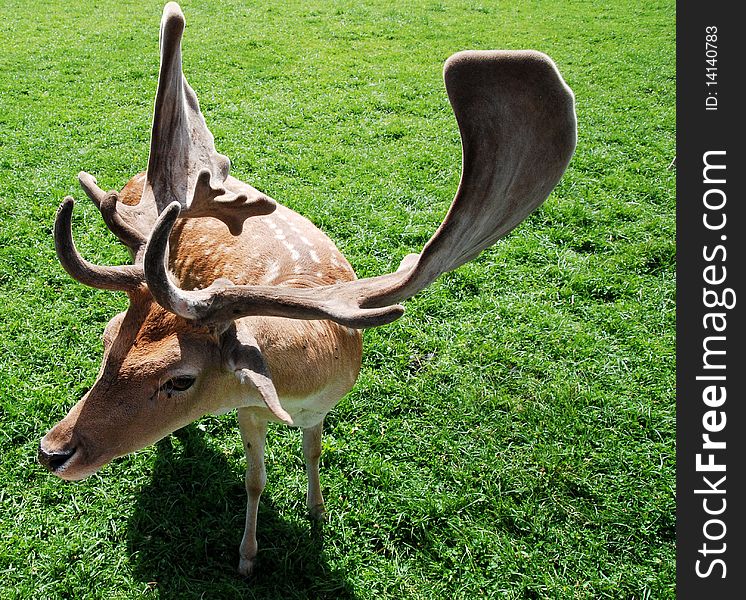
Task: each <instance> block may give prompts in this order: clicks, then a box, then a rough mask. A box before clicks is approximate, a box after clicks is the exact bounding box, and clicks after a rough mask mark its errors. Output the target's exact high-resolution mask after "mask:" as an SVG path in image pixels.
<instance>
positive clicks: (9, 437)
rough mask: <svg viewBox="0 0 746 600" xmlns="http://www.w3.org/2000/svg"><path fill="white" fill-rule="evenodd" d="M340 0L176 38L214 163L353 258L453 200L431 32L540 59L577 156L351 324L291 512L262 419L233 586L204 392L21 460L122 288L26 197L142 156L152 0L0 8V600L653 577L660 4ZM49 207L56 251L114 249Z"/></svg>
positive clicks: (669, 366)
mask: <svg viewBox="0 0 746 600" xmlns="http://www.w3.org/2000/svg"><path fill="white" fill-rule="evenodd" d="M351 5H352V3H348V2H341V1H336V2H331V1H330V2H290V3H264V2H262V3H259V2H253V1H252V2H247V1H245V0H221V1H219V2H218V1H215V2H209V3H207V2H196V1H188V2H187V1H185V2H184V3H183V5H182V7H183V8H184V11H185V14H186V17H187V31H186V35H185V38H184V46H183V47H184V67H185V72H186V74H187V77H188V78H189V81H190V83H191V84H192V86H193V87H194V88H195V90H196V91H197V94H198V95H199V97H200V100H201V103H202V107H203V111H204V113H205V116H206V118H207V122H208V124H209V126H210V127H211V129H212V131H213V133H214V134H215V137H216V146H217V148H218V150H219V151H220V152H222V153H224V154H226V155H228V156H230V157H231V159H232V161H233V165H234V167H233V173H234V174H235V175H236V176H237V177H239V178H241V179H244V180H246V181H248V182H250V183H252V184H253V185H255V186H256V187H258V188H260V189H262V190H265V191H267V192H268V193H269V194H270V195H272V196H273V197H275V198H277V199H278V200H279V201H281V202H283V203H284V204H286V205H288V206H290V207H292V208H294V209H296V210H298V211H299V212H301V213H302V214H304V215H306V216H308V217H309V218H311V219H312V220H313V221H314V222H315V223H317V224H318V225H319V226H320V227H322V228H323V229H324V230H325V231H326V232H327V233H328V234H329V235H330V236H331V237H332V238H333V239H334V240H335V241H336V242H337V243H338V245H339V247H340V249H341V250H342V251H343V252H344V253H345V255H346V256H347V257H348V258H349V259H350V261H351V262H352V264H353V265H354V266H355V268H356V270H357V271H358V274H359V275H361V276H369V275H374V274H379V273H383V272H385V271H388V270H390V269H392V268H395V267H396V266H397V265H398V262H399V260H400V259H401V257H402V256H404V255H405V254H407V253H408V252H412V251H416V250H418V249H419V248H420V247H421V246H422V244H423V243H424V242H425V241H426V240H427V238H428V237H429V235H430V234H431V232H432V231H433V230H434V228H435V227H436V226H437V224H438V223H439V222H440V220H441V219H442V217H443V215H444V213H445V210H446V208H447V207H448V205H449V203H450V201H451V199H452V197H453V192H454V191H455V188H456V185H457V183H458V177H459V173H460V147H459V137H458V131H457V128H456V124H455V121H454V119H453V116H452V114H451V111H450V108H449V105H448V102H447V99H446V96H445V92H444V90H443V86H442V81H441V69H442V64H443V61H444V60H445V59H446V58H447V57H448V56H449V55H450V54H452V53H453V52H455V51H458V50H461V49H467V48H476V49H480V48H484V49H486V48H529V47H530V48H536V49H538V50H542V51H544V52H546V53H547V54H549V55H550V56H552V57H553V58H554V59H555V61H556V62H557V64H558V66H559V68H560V70H561V72H562V73H563V75H564V77H565V79H566V80H567V82H568V83H569V84H570V86H571V87H572V88H573V90H574V91H575V94H576V97H577V110H578V121H579V143H578V149H577V152H576V154H575V157H574V159H573V161H572V163H571V165H570V168H569V170H568V171H567V173H566V175H565V177H564V179H563V180H562V182H561V183H560V185H559V186H558V187H557V189H556V190H555V192H554V193H553V195H552V196H551V197H550V198H549V200H548V201H547V202H546V203H545V204H544V205H543V206H542V208H541V209H539V210H538V211H537V212H536V213H535V214H533V215H532V216H531V217H530V218H529V219H528V220H527V221H526V222H525V223H524V224H523V225H521V226H520V227H519V228H518V229H517V230H516V231H515V232H514V233H512V234H511V235H510V236H509V237H508V238H506V239H505V240H503V241H501V242H500V243H499V244H498V245H497V246H496V247H494V248H492V249H490V250H489V251H487V252H485V253H484V254H483V255H481V256H480V257H479V258H478V259H477V260H475V261H474V262H473V263H470V264H469V265H467V266H465V267H463V268H461V269H460V270H458V271H457V272H455V273H452V274H449V275H446V276H444V277H442V278H441V279H440V280H438V281H437V282H436V283H435V284H434V285H433V286H432V287H431V288H429V289H428V290H426V291H424V292H423V293H421V294H420V295H419V296H418V297H417V298H414V299H412V300H410V301H408V302H407V314H406V315H405V316H404V317H403V318H402V319H401V320H399V321H398V322H396V323H394V324H392V325H389V326H386V327H383V328H380V329H377V330H372V331H368V332H367V333H366V335H365V358H364V365H363V370H362V373H361V376H360V379H359V382H358V385H357V386H356V387H355V389H354V390H353V391H352V392H351V393H350V394H349V395H348V397H347V398H346V399H344V400H343V401H342V403H341V404H340V405H339V406H338V407H337V408H336V409H335V410H334V411H333V412H332V413H331V414H330V415H329V417H328V419H327V421H326V427H325V438H324V455H323V458H322V488H323V490H324V493H325V495H326V498H327V503H328V510H329V520H328V522H327V523H326V524H325V525H324V526H323V527H315V526H312V525H311V524H310V523H309V522H308V521H307V520H306V519H305V517H304V507H303V505H304V486H305V476H304V473H303V467H302V457H301V452H300V437H299V434H298V432H297V431H295V430H291V429H288V428H283V427H273V428H272V429H271V430H270V436H269V440H268V449H267V463H268V472H269V480H268V485H267V490H266V492H265V495H264V496H263V499H262V505H261V509H260V517H259V519H260V522H259V544H260V557H259V563H258V572H257V573H256V575H255V577H254V578H253V579H252V580H251V581H250V582H248V583H247V582H244V581H243V580H241V579H240V578H239V577H238V576H237V575H236V574H235V567H236V564H237V561H238V543H239V541H240V538H241V534H242V530H243V511H244V501H245V496H244V490H243V468H244V463H243V455H242V450H241V442H240V438H239V436H238V432H237V426H236V423H235V416H233V415H227V416H223V417H213V416H209V417H205V418H203V419H202V420H200V421H199V422H198V423H197V424H196V425H192V426H190V427H188V428H187V429H186V430H184V431H182V432H179V434H178V435H175V436H172V437H171V438H169V439H167V440H164V441H163V442H161V443H159V444H158V445H157V446H155V447H150V448H147V449H145V450H142V451H140V452H138V453H136V454H134V455H131V456H129V457H126V458H123V459H119V460H117V461H115V462H114V463H113V464H111V465H110V466H107V467H106V468H104V469H103V470H102V471H101V472H100V473H99V474H97V475H96V476H94V477H92V478H90V479H88V480H86V481H84V482H81V483H77V484H65V483H63V482H60V481H58V480H57V479H56V478H53V477H52V476H50V475H49V474H47V473H46V472H44V470H43V469H42V468H41V467H40V466H39V465H37V464H36V463H35V454H36V447H37V444H38V440H39V439H40V437H41V436H42V435H43V434H44V433H45V432H46V430H47V429H48V428H49V427H50V426H52V425H53V424H54V423H55V422H56V421H57V420H59V419H60V418H61V417H62V416H64V414H65V413H66V411H67V409H68V408H69V407H70V406H71V405H72V404H73V403H74V402H75V401H76V400H77V398H78V397H79V396H80V394H81V393H82V392H83V390H84V389H85V388H86V387H87V386H89V385H90V384H91V383H92V382H93V380H94V378H95V375H96V372H97V368H98V362H99V360H100V355H101V347H100V341H99V336H100V334H101V332H102V330H103V326H104V324H105V323H106V321H107V320H108V319H109V318H110V317H111V316H112V315H113V314H115V312H117V311H119V310H122V309H123V308H124V307H125V306H126V298H125V297H124V296H123V295H122V294H115V293H107V292H101V291H95V290H92V289H87V288H85V287H83V286H81V285H79V284H77V283H75V282H74V281H72V280H71V279H70V278H69V277H68V276H67V275H66V274H65V273H64V272H63V270H62V269H61V267H60V266H59V264H58V263H57V261H56V258H55V254H54V249H53V243H52V238H51V225H52V222H53V219H54V213H55V210H56V208H57V206H58V204H59V202H60V200H61V199H62V197H63V196H65V195H66V194H74V195H75V196H76V197H77V198H79V199H82V198H83V193H82V192H81V191H80V190H78V189H77V184H76V177H75V175H76V173H77V172H78V171H79V170H81V169H84V170H87V171H89V172H91V173H93V174H95V175H96V176H97V177H98V178H99V182H100V183H101V185H102V187H104V188H106V189H109V188H121V186H122V185H123V184H124V182H125V181H126V180H127V179H128V177H129V176H130V175H132V174H134V173H135V172H137V171H138V170H141V169H143V168H144V167H145V164H146V160H147V151H148V136H149V128H150V119H151V110H152V101H153V96H154V93H155V84H156V77H157V69H158V54H157V39H158V22H159V19H160V13H161V10H162V4H161V3H160V2H151V1H148V2H143V1H141V0H118V1H117V2H114V1H108V0H100V1H94V2H92V1H91V0H87V1H86V2H83V1H81V0H65V1H64V2H62V1H61V0H48V1H46V2H43V3H42V2H36V1H34V2H30V1H28V0H23V1H22V0H3V2H2V3H0V289H1V290H2V291H1V294H2V297H1V302H0V394H1V395H2V396H1V399H0V444H1V447H2V459H1V463H0V507H1V508H0V510H1V511H2V513H1V514H2V520H0V598H2V599H10V598H33V599H39V598H71V599H72V598H74V599H84V598H106V599H109V598H136V597H141V596H146V597H153V598H355V599H361V600H362V599H377V598H414V599H419V598H422V599H424V598H438V599H443V598H449V599H450V598H463V599H472V598H482V597H485V598H487V597H489V598H588V599H596V598H630V599H631V598H635V599H642V598H673V597H674V580H675V577H674V574H675V570H674V537H675V536H674V481H675V480H674V433H675V422H674V368H675V365H674V325H675V321H674V296H675V287H674V272H675V264H674V258H675V245H674V171H672V170H668V169H667V167H668V165H669V163H670V162H671V159H672V158H673V155H674V148H675V145H674V132H675V113H674V92H675V80H674V46H675V39H674V20H675V13H674V3H673V2H672V1H657V0H646V1H642V0H637V1H632V0H620V1H618V2H613V3H610V2H605V1H602V0H584V1H581V0H578V1H568V2H555V1H550V0H547V1H536V2H531V1H528V0H512V1H510V2H494V1H486V0H485V1H484V2H481V3H475V2H473V1H464V2H456V1H451V0H443V1H441V2H427V1H416V2H408V3H406V5H405V4H404V3H396V2H384V1H372V0H371V1H366V2H360V3H355V4H354V7H351ZM76 214H77V216H76V218H75V223H74V227H75V232H76V238H77V241H78V245H79V247H80V248H81V251H82V252H83V253H84V254H85V255H86V256H87V257H90V258H91V259H92V260H95V261H98V262H102V263H113V264H116V263H121V262H124V261H125V260H126V256H127V255H126V252H125V251H124V250H123V249H122V248H121V247H119V246H118V245H117V244H116V243H115V241H114V239H113V237H112V236H111V235H110V234H108V233H107V231H106V229H105V226H104V225H103V223H102V221H101V218H100V216H99V215H98V214H97V211H96V210H95V208H94V207H93V206H92V205H91V204H90V203H89V202H82V201H81V202H80V203H79V205H78V208H77V209H76Z"/></svg>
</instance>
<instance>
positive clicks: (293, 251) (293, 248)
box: [282, 241, 300, 260]
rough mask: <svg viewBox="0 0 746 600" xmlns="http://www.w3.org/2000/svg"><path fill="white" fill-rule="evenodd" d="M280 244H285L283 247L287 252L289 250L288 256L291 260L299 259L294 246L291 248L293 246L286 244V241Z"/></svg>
mask: <svg viewBox="0 0 746 600" xmlns="http://www.w3.org/2000/svg"><path fill="white" fill-rule="evenodd" d="M282 243H283V244H285V247H286V248H287V249H288V250H290V256H291V257H292V259H293V260H298V259H299V258H300V254H299V253H298V251H297V250H296V249H295V246H293V245H292V244H291V243H290V242H288V241H283V242H282Z"/></svg>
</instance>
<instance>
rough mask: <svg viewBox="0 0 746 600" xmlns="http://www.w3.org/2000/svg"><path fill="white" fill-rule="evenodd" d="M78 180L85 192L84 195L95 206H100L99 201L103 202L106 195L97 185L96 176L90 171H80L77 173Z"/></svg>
mask: <svg viewBox="0 0 746 600" xmlns="http://www.w3.org/2000/svg"><path fill="white" fill-rule="evenodd" d="M78 182H79V183H80V187H82V188H83V191H84V192H85V193H86V195H87V196H88V197H89V198H90V199H91V201H92V202H93V203H94V204H95V205H96V208H101V202H103V200H104V198H105V197H106V192H105V191H104V190H102V189H101V188H100V187H98V183H97V182H96V178H95V177H94V176H93V175H91V174H90V173H86V172H85V171H81V172H80V173H78Z"/></svg>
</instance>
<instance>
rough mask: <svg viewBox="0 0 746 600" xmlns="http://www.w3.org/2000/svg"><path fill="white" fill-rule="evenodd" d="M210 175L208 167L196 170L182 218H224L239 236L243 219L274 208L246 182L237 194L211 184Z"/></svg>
mask: <svg viewBox="0 0 746 600" xmlns="http://www.w3.org/2000/svg"><path fill="white" fill-rule="evenodd" d="M211 178H212V174H211V173H210V171H209V170H208V169H203V170H202V171H200V172H199V175H198V176H197V181H196V183H195V186H194V195H193V196H192V201H191V203H190V204H189V207H188V208H187V209H186V211H183V212H182V213H181V214H180V216H181V217H182V218H191V217H214V218H216V219H220V220H221V221H223V222H224V223H225V224H226V225H227V226H228V230H229V231H230V232H231V233H232V234H233V235H241V232H242V231H243V224H244V221H245V220H246V219H248V218H249V217H255V216H259V215H268V214H269V213H271V212H273V211H274V210H275V208H277V203H276V202H275V201H274V200H273V199H272V198H270V197H269V196H265V195H264V194H262V193H261V192H260V191H259V190H256V189H254V188H252V187H251V186H250V185H248V184H244V185H243V186H241V187H242V188H243V189H242V191H241V192H240V193H238V194H234V193H230V192H227V191H226V189H225V188H224V187H221V186H216V187H213V186H212V185H211V183H210V179H211ZM249 196H251V197H249Z"/></svg>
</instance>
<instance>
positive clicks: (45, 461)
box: [37, 443, 76, 473]
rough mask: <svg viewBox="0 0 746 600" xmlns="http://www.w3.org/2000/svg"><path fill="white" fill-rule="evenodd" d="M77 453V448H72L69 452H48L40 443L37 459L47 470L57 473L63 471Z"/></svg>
mask: <svg viewBox="0 0 746 600" xmlns="http://www.w3.org/2000/svg"><path fill="white" fill-rule="evenodd" d="M75 451H76V448H71V449H69V450H54V451H47V450H45V449H44V444H43V443H40V444H39V452H38V453H37V458H38V459H39V462H40V463H41V464H42V465H44V466H45V467H46V468H47V469H49V470H50V471H52V472H53V473H54V472H55V471H58V470H59V469H61V468H62V467H63V466H64V465H65V463H66V462H67V461H68V460H70V459H71V458H72V456H73V454H75Z"/></svg>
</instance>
